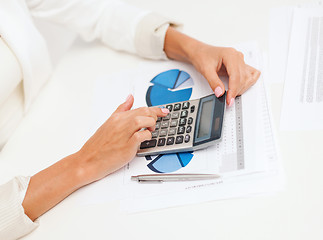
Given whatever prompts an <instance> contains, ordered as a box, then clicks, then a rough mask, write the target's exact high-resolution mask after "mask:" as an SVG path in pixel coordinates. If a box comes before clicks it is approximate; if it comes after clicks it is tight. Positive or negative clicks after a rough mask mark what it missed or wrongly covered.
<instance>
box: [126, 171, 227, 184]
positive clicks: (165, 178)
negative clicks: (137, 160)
mask: <svg viewBox="0 0 323 240" xmlns="http://www.w3.org/2000/svg"><path fill="white" fill-rule="evenodd" d="M220 177H221V176H220V175H217V174H198V173H180V174H148V175H137V176H132V177H131V180H132V181H138V182H140V183H162V182H182V181H198V180H210V179H216V178H220Z"/></svg>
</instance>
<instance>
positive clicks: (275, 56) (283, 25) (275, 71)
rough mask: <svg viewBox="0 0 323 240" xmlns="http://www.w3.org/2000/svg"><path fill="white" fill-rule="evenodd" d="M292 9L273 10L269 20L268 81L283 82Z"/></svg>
mask: <svg viewBox="0 0 323 240" xmlns="http://www.w3.org/2000/svg"><path fill="white" fill-rule="evenodd" d="M293 9H294V7H280V8H273V9H271V11H270V18H269V74H270V78H269V81H270V82H271V83H283V82H284V80H285V73H286V64H287V56H288V44H289V36H290V31H291V26H292V18H293Z"/></svg>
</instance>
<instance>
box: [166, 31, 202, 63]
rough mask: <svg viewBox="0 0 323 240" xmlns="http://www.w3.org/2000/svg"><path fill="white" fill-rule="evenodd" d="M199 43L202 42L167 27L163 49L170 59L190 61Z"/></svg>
mask: <svg viewBox="0 0 323 240" xmlns="http://www.w3.org/2000/svg"><path fill="white" fill-rule="evenodd" d="M201 44H203V43H201V42H199V41H197V40H196V39H194V38H191V37H189V36H187V35H185V34H183V33H181V32H178V31H177V30H176V29H174V28H172V27H169V28H168V30H167V32H166V36H165V45H164V50H165V53H166V55H167V57H169V58H171V59H174V60H179V61H183V62H189V63H192V60H193V59H194V55H195V53H196V52H197V51H198V49H199V47H200V46H201Z"/></svg>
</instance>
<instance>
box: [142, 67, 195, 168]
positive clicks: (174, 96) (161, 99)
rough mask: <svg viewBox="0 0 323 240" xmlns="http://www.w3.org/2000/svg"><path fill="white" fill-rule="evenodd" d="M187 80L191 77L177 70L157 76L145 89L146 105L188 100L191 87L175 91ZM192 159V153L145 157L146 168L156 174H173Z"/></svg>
mask: <svg viewBox="0 0 323 240" xmlns="http://www.w3.org/2000/svg"><path fill="white" fill-rule="evenodd" d="M189 79H191V76H190V75H189V74H188V73H187V72H185V71H181V70H179V69H171V70H168V71H165V72H162V73H160V74H158V75H157V76H156V77H154V78H153V79H152V80H151V81H150V82H151V83H152V85H151V86H150V87H149V88H148V89H147V93H146V103H147V105H148V106H157V105H164V104H168V103H174V102H181V101H187V100H189V99H190V97H191V95H192V91H193V89H192V87H188V88H185V89H179V90H176V89H177V88H178V87H180V86H181V85H182V84H183V83H184V82H186V81H188V80H189ZM192 158H193V154H192V152H187V153H175V154H160V155H158V156H155V157H152V156H146V159H147V160H148V161H151V162H150V163H149V164H148V165H147V167H148V168H149V169H150V170H151V171H153V172H156V173H170V172H175V171H177V170H179V169H181V168H182V167H185V166H186V165H187V164H189V163H190V161H191V160H192Z"/></svg>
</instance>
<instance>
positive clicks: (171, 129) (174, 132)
mask: <svg viewBox="0 0 323 240" xmlns="http://www.w3.org/2000/svg"><path fill="white" fill-rule="evenodd" d="M175 134H176V128H170V129H169V132H168V136H173V135H175Z"/></svg>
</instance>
